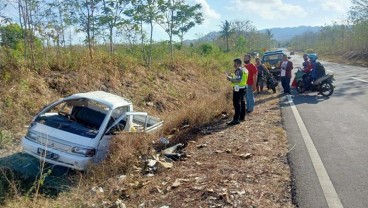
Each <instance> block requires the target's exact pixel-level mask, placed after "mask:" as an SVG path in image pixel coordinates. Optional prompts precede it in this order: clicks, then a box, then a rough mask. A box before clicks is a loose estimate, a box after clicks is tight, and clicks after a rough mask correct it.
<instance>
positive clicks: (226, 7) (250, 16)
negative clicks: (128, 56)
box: [156, 0, 351, 39]
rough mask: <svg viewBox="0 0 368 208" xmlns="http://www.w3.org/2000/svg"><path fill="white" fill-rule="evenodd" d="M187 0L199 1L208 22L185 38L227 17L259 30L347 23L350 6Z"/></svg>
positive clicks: (312, 1)
mask: <svg viewBox="0 0 368 208" xmlns="http://www.w3.org/2000/svg"><path fill="white" fill-rule="evenodd" d="M186 2H187V3H188V4H190V5H193V4H195V3H200V4H201V5H202V11H203V16H204V19H205V21H204V23H203V24H202V25H200V26H196V27H195V28H193V29H192V30H191V31H190V32H189V33H188V34H187V35H186V37H185V39H193V38H198V36H203V35H205V34H207V33H208V32H211V31H219V30H220V25H221V23H222V22H224V21H225V20H228V21H232V20H250V21H252V23H253V25H254V26H256V28H257V29H267V28H274V27H294V26H300V25H306V26H323V25H331V24H332V23H333V22H337V23H345V22H346V19H347V17H348V15H347V13H348V11H349V9H350V6H351V2H350V0H303V1H301V0H186ZM157 27H159V26H157ZM162 35H164V34H162ZM159 36H161V32H158V34H156V38H158V39H159V38H160V37H159Z"/></svg>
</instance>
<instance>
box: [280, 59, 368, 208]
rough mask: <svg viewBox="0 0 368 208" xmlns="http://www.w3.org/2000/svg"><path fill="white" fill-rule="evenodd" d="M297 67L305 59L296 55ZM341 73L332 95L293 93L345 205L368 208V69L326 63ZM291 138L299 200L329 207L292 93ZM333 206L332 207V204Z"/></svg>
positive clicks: (287, 113)
mask: <svg viewBox="0 0 368 208" xmlns="http://www.w3.org/2000/svg"><path fill="white" fill-rule="evenodd" d="M291 61H292V62H293V63H294V67H296V66H301V65H302V64H301V63H302V61H303V60H302V57H301V56H300V55H295V56H292V59H291ZM321 62H322V63H323V64H324V66H325V68H326V70H328V71H332V72H333V73H334V74H335V79H336V81H335V82H334V85H335V86H336V88H335V91H334V93H333V94H332V96H331V97H330V98H328V99H325V98H322V97H321V96H319V95H318V96H317V93H310V94H308V95H298V94H295V93H293V95H292V96H291V98H292V100H293V102H294V104H295V106H296V108H297V110H298V112H299V114H300V116H301V118H302V121H303V123H304V125H305V127H306V129H307V131H308V133H309V135H310V138H311V139H312V141H313V143H314V146H315V149H316V150H317V152H318V154H319V156H320V158H321V160H322V163H323V165H324V167H325V170H326V171H327V173H328V176H329V178H330V180H331V182H332V185H333V187H334V189H335V190H336V193H337V195H338V198H339V200H340V201H341V204H342V205H343V207H351V208H367V207H368V165H367V164H368V151H367V147H368V136H367V135H368V68H364V67H357V66H350V65H342V64H336V63H330V62H324V61H323V60H322V61H321ZM281 106H282V114H283V120H284V125H285V128H286V131H287V136H288V140H289V149H291V150H290V153H289V161H290V165H291V168H292V174H293V179H294V180H293V194H294V202H295V203H296V204H297V205H298V206H299V207H302V208H304V207H308V208H309V207H313V208H317V207H329V206H328V203H327V201H326V198H325V194H324V192H323V191H322V188H321V185H320V182H319V179H318V177H317V172H316V170H315V169H314V166H313V164H312V160H311V157H310V155H309V153H308V151H307V148H306V145H305V143H304V140H303V136H302V134H301V132H300V128H299V126H298V125H297V122H296V119H295V116H294V114H293V112H292V110H291V107H290V105H289V102H287V98H286V96H284V97H282V99H281ZM330 207H332V206H330Z"/></svg>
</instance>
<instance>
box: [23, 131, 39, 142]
mask: <svg viewBox="0 0 368 208" xmlns="http://www.w3.org/2000/svg"><path fill="white" fill-rule="evenodd" d="M37 137H38V134H37V133H36V132H34V131H31V130H28V132H27V134H26V138H27V139H29V140H32V141H37Z"/></svg>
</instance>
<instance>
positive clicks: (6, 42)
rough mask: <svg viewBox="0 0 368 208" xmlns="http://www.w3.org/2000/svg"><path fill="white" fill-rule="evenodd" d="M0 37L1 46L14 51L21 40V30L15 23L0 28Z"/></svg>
mask: <svg viewBox="0 0 368 208" xmlns="http://www.w3.org/2000/svg"><path fill="white" fill-rule="evenodd" d="M0 35H1V46H5V47H9V48H11V49H14V50H15V49H16V47H17V45H18V44H19V43H20V42H21V41H22V39H23V31H22V28H21V27H20V26H19V25H18V24H15V23H13V24H9V25H6V26H3V27H0Z"/></svg>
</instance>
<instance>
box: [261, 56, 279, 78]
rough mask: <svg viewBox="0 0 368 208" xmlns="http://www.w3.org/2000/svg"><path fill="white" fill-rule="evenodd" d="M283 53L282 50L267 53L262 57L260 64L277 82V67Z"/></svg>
mask: <svg viewBox="0 0 368 208" xmlns="http://www.w3.org/2000/svg"><path fill="white" fill-rule="evenodd" d="M283 54H284V52H283V51H282V50H277V51H268V52H266V53H264V54H263V56H262V63H263V64H264V65H265V66H266V67H267V69H268V71H269V72H270V73H271V74H273V75H274V77H275V78H277V80H279V75H280V71H281V70H280V68H279V65H280V63H281V61H282V56H283Z"/></svg>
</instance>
